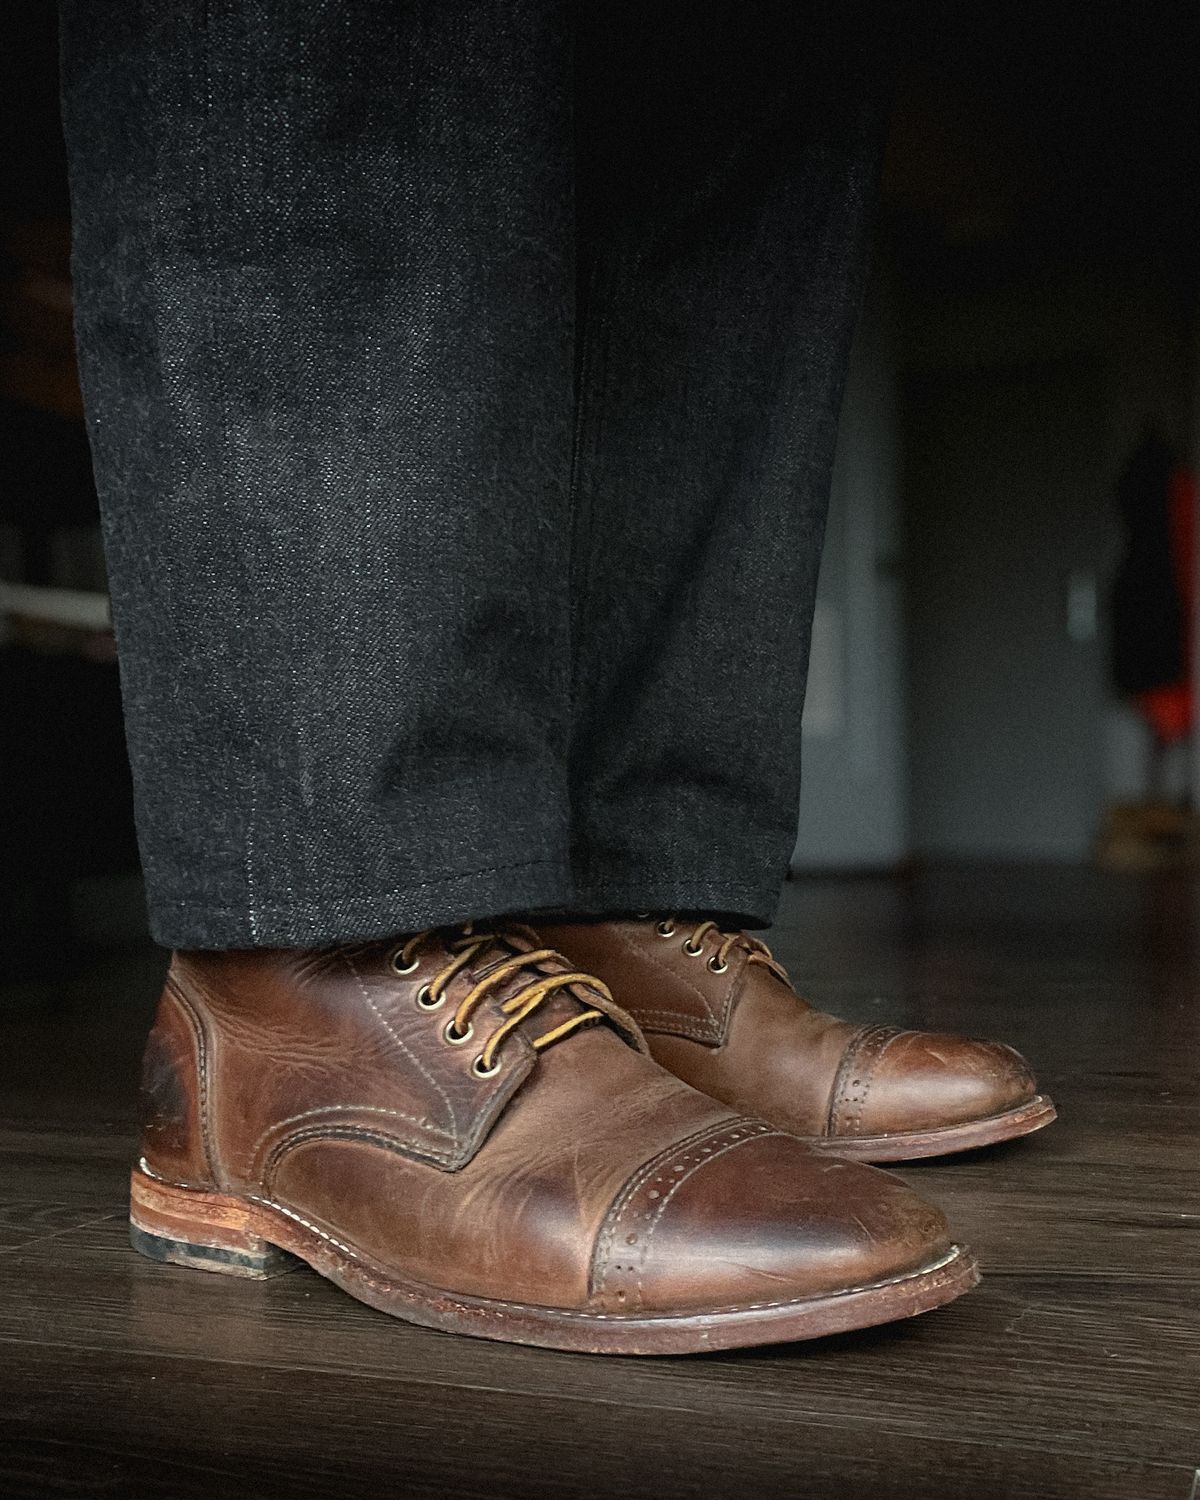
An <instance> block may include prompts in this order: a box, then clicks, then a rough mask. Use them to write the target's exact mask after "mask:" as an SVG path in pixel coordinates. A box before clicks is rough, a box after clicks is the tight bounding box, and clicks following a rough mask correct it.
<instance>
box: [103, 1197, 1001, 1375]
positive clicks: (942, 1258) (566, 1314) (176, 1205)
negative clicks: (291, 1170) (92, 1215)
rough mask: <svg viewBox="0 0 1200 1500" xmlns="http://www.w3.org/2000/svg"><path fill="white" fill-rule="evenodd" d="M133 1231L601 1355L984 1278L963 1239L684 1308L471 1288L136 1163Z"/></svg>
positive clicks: (388, 1303)
mask: <svg viewBox="0 0 1200 1500" xmlns="http://www.w3.org/2000/svg"><path fill="white" fill-rule="evenodd" d="M130 1238H131V1241H132V1243H133V1246H134V1248H135V1249H136V1250H139V1251H141V1253H142V1254H143V1255H146V1256H149V1257H150V1259H152V1260H158V1261H166V1262H168V1263H171V1264H174V1265H182V1266H188V1267H191V1268H192V1269H196V1270H206V1271H219V1272H222V1273H223V1274H225V1275H233V1276H242V1277H250V1278H253V1279H256V1280H264V1279H266V1278H268V1277H271V1276H278V1275H282V1274H284V1273H286V1272H288V1271H292V1270H295V1269H296V1267H297V1263H298V1262H301V1261H302V1262H304V1263H305V1264H306V1265H308V1266H311V1267H312V1269H313V1270H314V1271H317V1272H318V1273H319V1274H320V1275H322V1276H324V1277H326V1278H327V1279H328V1280H330V1281H332V1282H333V1283H334V1284H335V1285H337V1286H339V1287H341V1289H342V1290H343V1291H345V1292H348V1293H349V1294H350V1295H351V1296H352V1297H356V1298H358V1300H359V1301H361V1302H366V1303H368V1304H369V1305H370V1306H372V1307H376V1308H379V1309H380V1311H382V1312H386V1313H390V1314H392V1315H393V1316H394V1317H398V1318H403V1319H404V1320H405V1321H407V1322H409V1323H417V1324H420V1325H421V1326H422V1327H425V1328H438V1329H442V1330H443V1331H445V1332H448V1333H463V1334H468V1335H470V1336H472V1337H475V1338H490V1339H502V1340H505V1341H506V1342H509V1343H515V1344H534V1345H538V1346H540V1347H543V1348H548V1349H566V1350H573V1351H577V1352H580V1353H591V1354H698V1353H704V1352H706V1351H708V1350H714V1349H735V1348H742V1347H745V1346H748V1345H754V1344H774V1343H787V1342H790V1341H792V1340H794V1339H810V1338H819V1337H823V1336H824V1335H827V1334H833V1333H845V1332H847V1331H848V1330H850V1329H855V1328H869V1327H872V1326H874V1325H876V1324H879V1323H890V1322H893V1321H895V1320H896V1319H899V1318H908V1317H913V1316H915V1315H916V1314H918V1313H923V1312H930V1311H931V1310H932V1309H933V1308H935V1307H941V1306H942V1305H943V1304H944V1303H946V1302H951V1301H953V1299H954V1298H955V1297H958V1296H961V1295H962V1293H963V1292H968V1291H970V1290H971V1288H972V1287H973V1286H975V1285H976V1283H977V1282H978V1281H979V1270H978V1267H977V1264H976V1261H975V1257H974V1256H973V1255H972V1254H971V1252H970V1251H969V1250H967V1249H965V1248H964V1247H963V1246H961V1245H952V1246H951V1247H950V1248H949V1250H947V1251H944V1252H942V1253H941V1254H939V1256H938V1257H937V1259H936V1260H934V1261H932V1262H931V1263H930V1264H928V1265H925V1266H922V1267H919V1268H917V1269H915V1270H912V1271H908V1272H906V1273H904V1274H903V1275H900V1276H895V1277H891V1278H889V1279H887V1280H885V1281H880V1282H876V1283H874V1284H872V1285H869V1286H860V1287H852V1288H848V1289H847V1290H845V1291H842V1292H836V1293H829V1294H825V1295H823V1296H819V1297H810V1298H803V1299H800V1300H791V1301H779V1302H760V1303H755V1304H752V1305H749V1306H743V1307H729V1308H716V1309H712V1310H706V1311H700V1312H695V1311H693V1312H687V1313H675V1314H658V1315H653V1314H648V1315H642V1316H639V1315H636V1314H609V1313H592V1312H582V1311H579V1312H577V1311H574V1310H571V1309H566V1308H553V1307H535V1306H531V1305H528V1304H515V1303H509V1302H498V1301H492V1300H489V1299H487V1298H482V1297H466V1296H461V1295H458V1294H453V1293H449V1292H442V1291H438V1290H437V1289H436V1288H432V1287H427V1286H421V1285H418V1284H416V1283H409V1282H405V1281H402V1280H400V1279H398V1278H397V1277H396V1275H395V1273H394V1272H392V1271H389V1270H384V1269H383V1268H381V1267H379V1266H377V1265H373V1264H372V1263H370V1262H369V1261H368V1260H367V1259H366V1258H365V1257H364V1256H362V1255H361V1254H360V1253H359V1252H357V1251H355V1250H353V1249H352V1248H351V1247H350V1246H347V1245H342V1244H339V1243H337V1242H336V1241H334V1240H333V1239H331V1237H330V1236H329V1235H328V1234H326V1233H325V1232H323V1231H322V1230H320V1229H318V1228H317V1226H315V1225H312V1224H308V1223H307V1222H305V1221H302V1220H300V1219H299V1218H298V1217H296V1216H295V1215H294V1214H292V1213H291V1211H290V1210H284V1209H283V1208H281V1207H280V1206H279V1205H276V1204H271V1203H267V1202H265V1201H261V1200H254V1199H245V1198H234V1197H229V1196H225V1195H223V1194H219V1193H206V1192H202V1191H198V1190H196V1189H191V1188H185V1187H177V1186H175V1185H174V1184H170V1183H165V1182H162V1181H160V1180H158V1179H157V1178H152V1177H149V1176H148V1175H147V1174H146V1173H145V1172H143V1171H141V1170H140V1169H139V1168H135V1169H134V1172H133V1180H132V1184H131V1192H130Z"/></svg>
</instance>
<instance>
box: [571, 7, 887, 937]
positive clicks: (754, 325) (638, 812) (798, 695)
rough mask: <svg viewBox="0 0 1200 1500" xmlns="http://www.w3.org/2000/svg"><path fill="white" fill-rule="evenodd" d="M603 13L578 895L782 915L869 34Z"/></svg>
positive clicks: (585, 521) (813, 16)
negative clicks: (779, 907) (781, 890)
mask: <svg viewBox="0 0 1200 1500" xmlns="http://www.w3.org/2000/svg"><path fill="white" fill-rule="evenodd" d="M581 25H583V26H585V27H586V29H587V36H586V42H585V43H582V42H581V45H580V58H581V64H580V74H581V78H580V101H579V105H578V115H577V117H578V121H579V125H578V127H577V128H578V130H579V135H580V142H581V147H580V156H581V161H580V173H579V206H580V221H581V246H580V261H581V268H580V269H581V283H582V288H583V297H584V301H585V309H586V321H585V323H584V325H583V328H582V329H581V335H580V337H581V360H580V366H581V397H580V401H581V404H580V414H579V434H580V437H579V446H578V452H577V464H576V474H575V491H576V506H577V526H578V529H579V538H580V539H579V544H578V546H577V549H576V562H577V573H576V577H575V581H574V596H575V597H574V603H575V714H574V727H573V739H572V768H571V780H572V799H573V809H572V816H573V828H574V857H575V872H576V897H577V906H578V909H580V910H581V911H587V912H592V913H603V912H610V911H614V910H615V911H621V910H625V911H631V910H638V909H652V910H656V911H657V910H676V909H684V910H688V911H714V912H721V913H726V914H731V915H736V916H738V917H740V918H741V919H742V920H744V921H746V922H749V923H752V924H755V925H762V924H765V923H767V922H769V921H770V919H771V918H772V916H773V914H774V910H775V906H776V902H777V900H778V894H779V888H780V885H781V882H782V880H783V877H784V874H785V871H786V867H787V860H788V856H789V855H790V853H791V849H792V845H793V843H794V840H795V831H796V817H797V802H798V779H799V774H800V716H801V708H802V704H803V698H804V681H805V672H806V666H807V656H808V647H809V632H810V627H811V619H812V611H813V602H814V595H815V589H816V578H817V567H818V562H819V557H820V550H821V540H822V533H823V528H824V517H825V507H826V501H827V496H828V490H829V481H830V471H831V467H832V462H833V448H834V438H835V430H836V425H837V413H838V406H839V402H840V396H841V390H842V383H843V379H844V374H845V367H846V361H847V356H848V351H849V343H850V335H851V329H852V323H853V319H854V314H855V311H856V308H857V303H858V298H859V291H860V283H861V281H862V274H863V265H864V260H865V251H866V241H867V235H868V228H869V221H870V217H871V209H872V205H873V201H874V197H875V186H876V182H875V179H876V175H877V166H878V155H879V146H880V138H881V133H882V132H881V115H882V99H881V97H880V96H881V94H882V89H881V87H880V86H879V81H878V79H873V78H872V76H871V64H872V59H871V57H870V56H869V37H870V27H869V26H868V25H867V24H866V20H865V17H864V16H862V15H861V14H856V7H854V6H841V7H828V8H827V7H824V6H820V5H817V6H810V5H796V4H794V3H789V0H778V3H775V0H771V3H764V4H755V5H753V6H745V5H740V4H735V3H732V0H730V3H723V4H719V5H711V6H705V7H704V8H703V11H702V12H701V13H697V12H696V11H695V9H694V7H691V6H689V5H686V4H684V3H682V0H669V3H655V4H651V5H634V4H628V5H618V6H617V7H616V10H615V11H614V9H613V7H611V6H606V7H604V8H603V9H602V10H597V11H595V12H594V13H592V14H591V15H590V17H588V18H587V19H585V20H583V21H581Z"/></svg>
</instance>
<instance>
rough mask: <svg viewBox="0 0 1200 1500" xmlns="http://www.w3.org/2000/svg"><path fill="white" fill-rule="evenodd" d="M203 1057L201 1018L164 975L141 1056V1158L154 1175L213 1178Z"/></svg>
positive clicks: (177, 1179) (199, 1182) (203, 1181)
mask: <svg viewBox="0 0 1200 1500" xmlns="http://www.w3.org/2000/svg"><path fill="white" fill-rule="evenodd" d="M206 1062H207V1059H206V1056H205V1039H204V1032H203V1027H202V1025H201V1023H200V1020H199V1018H198V1017H197V1016H195V1015H194V1013H193V1012H192V1009H191V1007H190V1006H189V1005H188V1004H187V1002H186V1001H185V1000H184V999H183V998H182V997H181V996H180V995H179V993H178V991H177V990H176V989H175V987H174V985H173V982H172V979H171V976H170V975H168V976H167V982H166V985H165V987H164V988H163V992H162V997H161V999H160V1000H159V1002H158V1013H157V1015H156V1016H155V1020H154V1026H153V1028H152V1029H151V1032H150V1035H149V1037H148V1038H147V1041H146V1051H145V1055H144V1057H143V1060H142V1087H141V1100H140V1121H141V1131H142V1158H143V1160H144V1161H145V1163H146V1165H147V1167H149V1169H150V1171H151V1172H153V1173H154V1174H155V1175H156V1176H158V1177H162V1178H164V1179H165V1180H166V1181H168V1182H173V1183H177V1184H180V1185H183V1186H190V1187H211V1186H215V1182H216V1178H215V1173H214V1171H213V1165H212V1161H211V1154H210V1152H209V1149H208V1142H207V1140H206V1131H205V1123H206V1122H205V1110H206V1107H207V1101H206V1098H205V1093H206V1090H205V1078H206Z"/></svg>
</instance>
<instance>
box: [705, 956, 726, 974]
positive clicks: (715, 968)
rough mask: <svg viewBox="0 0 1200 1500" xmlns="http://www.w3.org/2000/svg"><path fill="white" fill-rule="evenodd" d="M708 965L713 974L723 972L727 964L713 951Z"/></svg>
mask: <svg viewBox="0 0 1200 1500" xmlns="http://www.w3.org/2000/svg"><path fill="white" fill-rule="evenodd" d="M708 967H709V968H710V969H711V970H712V972H713V973H714V974H724V972H725V970H726V969H727V968H728V967H729V965H728V964H727V963H723V962H722V961H721V960H720V959H719V958H718V957H717V955H716V954H715V953H714V954H713V956H712V957H711V958H710V959H709V961H708Z"/></svg>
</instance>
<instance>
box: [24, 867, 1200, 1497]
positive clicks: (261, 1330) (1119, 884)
mask: <svg viewBox="0 0 1200 1500" xmlns="http://www.w3.org/2000/svg"><path fill="white" fill-rule="evenodd" d="M773 941H774V943H775V946H776V948H777V951H778V952H779V953H780V956H781V957H782V958H783V959H784V961H785V962H787V963H788V964H789V965H790V966H791V967H792V969H793V972H794V973H795V974H796V975H798V976H801V977H802V978H803V981H804V983H805V984H806V986H808V987H809V989H810V990H811V992H813V993H814V994H816V995H818V996H819V997H821V998H822V999H824V1000H827V1001H830V1002H832V1003H833V1005H834V1006H835V1008H838V1009H840V1010H841V1011H842V1012H843V1013H845V1014H847V1015H854V1016H858V1017H863V1018H867V1017H870V1018H875V1017H879V1018H883V1017H887V1018H888V1019H890V1020H893V1021H901V1022H907V1023H917V1024H920V1025H931V1026H945V1027H955V1028H962V1029H966V1030H968V1031H975V1032H982V1033H991V1034H995V1035H1000V1036H1003V1037H1005V1038H1007V1039H1009V1040H1011V1041H1012V1042H1014V1043H1015V1044H1017V1045H1018V1046H1020V1047H1022V1048H1023V1049H1025V1050H1026V1051H1027V1052H1028V1053H1029V1054H1030V1055H1031V1057H1032V1058H1034V1059H1035V1060H1036V1062H1037V1064H1038V1065H1039V1069H1040V1072H1041V1074H1042V1076H1043V1079H1044V1081H1045V1083H1046V1084H1047V1085H1048V1086H1049V1087H1050V1089H1051V1090H1052V1091H1053V1093H1054V1094H1055V1096H1056V1097H1057V1099H1058V1101H1059V1104H1060V1107H1061V1111H1062V1119H1061V1121H1060V1123H1059V1124H1058V1125H1056V1126H1054V1127H1052V1128H1051V1129H1050V1130H1049V1131H1047V1132H1046V1133H1045V1134H1043V1135H1041V1136H1037V1137H1034V1138H1033V1139H1031V1140H1029V1141H1026V1142H1024V1143H1020V1144H1017V1145H1014V1146H1011V1147H1009V1148H1001V1149H996V1150H994V1151H989V1152H979V1153H976V1154H973V1155H971V1156H968V1157H962V1158H959V1159H957V1160H955V1161H953V1162H947V1163H941V1164H932V1165H927V1166H923V1167H919V1168H914V1169H911V1170H906V1171H905V1173H904V1175H905V1176H906V1177H907V1178H908V1179H909V1180H910V1181H911V1182H913V1183H914V1184H917V1185H919V1186H920V1188H921V1189H922V1191H924V1192H925V1193H926V1194H928V1195H929V1196H930V1197H932V1198H935V1199H936V1200H937V1201H938V1202H940V1203H941V1204H942V1205H943V1206H944V1207H945V1208H946V1210H947V1211H948V1213H949V1214H950V1216H951V1219H952V1221H953V1223H954V1224H955V1225H956V1226H957V1228H958V1230H959V1232H960V1235H961V1237H964V1238H966V1239H968V1240H969V1241H971V1242H972V1243H973V1244H974V1245H975V1247H976V1248H977V1250H978V1251H979V1253H980V1255H981V1258H982V1260H983V1263H984V1267H985V1272H986V1274H985V1280H984V1283H983V1285H982V1286H981V1287H980V1289H979V1290H978V1291H976V1292H973V1293H971V1294H970V1295H969V1296H968V1297H966V1298H964V1299H963V1300H962V1301H960V1302H959V1303H957V1304H955V1305H954V1306H952V1307H949V1308H946V1309H943V1310H942V1311H939V1312H935V1313H932V1314H930V1315H928V1316H927V1317H924V1318H921V1319H917V1320H914V1321H911V1322H909V1323H905V1324H900V1325H894V1326H892V1327H890V1328H886V1329H882V1330H878V1331H873V1332H868V1333H861V1334H856V1335H853V1336H846V1337H841V1338H836V1339H830V1340H826V1341H823V1342H819V1343H815V1344H807V1345H795V1346H790V1347H782V1348H776V1349H770V1350H766V1351H756V1352H749V1353H744V1354H729V1355H721V1356H706V1357H703V1358H697V1359H691V1360H632V1359H610V1360H604V1359H598V1358H592V1357H588V1356H576V1355H566V1354H553V1353H541V1352H535V1351H530V1350H523V1349H517V1348H512V1347H507V1346H505V1345H502V1344H489V1343H483V1342H478V1341H474V1340H468V1339H459V1338H454V1337H451V1336H448V1335H443V1334H437V1333H431V1332H427V1331H425V1330H423V1329H419V1328H411V1327H407V1326H405V1325H404V1324H401V1323H397V1322H394V1321H392V1320H391V1319H389V1318H387V1317H385V1316H383V1315H382V1314H379V1313H376V1312H372V1311H371V1310H370V1309H368V1308H366V1307H362V1306H360V1305H358V1304H357V1303H355V1302H353V1301H352V1300H350V1299H349V1298H348V1297H346V1296H345V1295H343V1294H342V1293H341V1292H338V1291H336V1290H335V1289H334V1288H333V1287H332V1286H330V1285H328V1284H327V1283H325V1282H323V1281H322V1280H320V1279H319V1278H318V1277H317V1276H315V1275H313V1274H310V1273H308V1272H307V1271H299V1272H297V1273H295V1274H294V1275H291V1276H287V1277H283V1278H281V1279H279V1280H276V1281H271V1282H268V1283H265V1284H261V1285H258V1284H252V1283H242V1282H238V1281H235V1280H232V1279H229V1278H225V1277H219V1276H212V1275H205V1274H202V1273H196V1272H189V1271H185V1270H180V1269H176V1268H172V1267H165V1266H159V1265H154V1264H151V1263H150V1262H148V1261H145V1260H143V1259H141V1258H140V1257H138V1256H136V1255H135V1254H134V1253H133V1252H132V1251H130V1250H129V1249H128V1248H127V1245H126V1226H125V1208H124V1192H125V1178H126V1169H127V1164H128V1161H129V1158H130V1153H131V1151H132V1149H133V1140H134V1092H133V1090H134V1081H135V1077H136V1071H137V1058H138V1050H139V1047H140V1041H141V1033H142V1032H143V1030H144V1028H145V1025H146V1022H147V1016H148V1013H149V1009H150V1006H151V1003H152V999H153V994H154V989H155V985H156V982H157V977H158V971H159V960H158V959H157V957H156V956H155V955H154V954H153V953H147V952H141V951H139V952H132V953H131V952H125V953H122V954H118V955H116V956H110V957H109V958H107V959H106V960H104V961H100V960H99V959H95V960H91V961H89V962H88V963H87V964H86V965H85V967H84V971H83V972H81V974H80V975H79V976H78V977H76V978H74V979H69V980H65V981H60V982H58V983H56V984H54V985H45V986H42V987H37V986H31V985H28V984H26V985H21V986H17V985H10V986H8V987H7V988H6V989H4V990H3V991H2V992H0V1495H2V1496H3V1497H5V1500H8V1497H20V1500H24V1497H27V1496H41V1495H104V1496H113V1497H120V1500H133V1497H140V1496H155V1497H158V1496H162V1497H177V1496H178V1497H190V1496H202V1497H206V1500H211V1497H218V1496H219V1497H224V1496H236V1497H242V1496H245V1497H272V1496H339V1497H340V1496H354V1497H374V1496H388V1497H408V1496H425V1495H437V1496H440V1495H448V1496H489V1495H494V1496H522V1497H525V1496H530V1497H533V1496H576V1495H579V1496H582V1495H596V1496H609V1495H620V1496H647V1497H649V1496H656V1497H659V1496H661V1497H675V1496H680V1497H682V1496H696V1497H703V1500H713V1497H718V1496H742V1495H745V1496H750V1497H754V1496H759V1497H774V1496H789V1497H790V1496H795V1497H805V1500H808V1497H826V1496H828V1497H838V1500H850V1497H854V1500H857V1497H859V1496H864V1497H865V1496H871V1497H877V1496H893V1495H896V1496H910V1495H911V1496H917V1497H928V1500H963V1497H975V1496H980V1497H985V1500H993V1497H1008V1496H1013V1497H1018V1496H1019V1497H1029V1500H1052V1497H1056V1496H1086V1497H1088V1500H1103V1497H1114V1500H1116V1497H1119V1500H1196V1497H1197V1495H1200V1484H1198V1483H1197V1465H1198V1464H1200V1151H1198V1143H1200V1099H1198V1092H1200V1091H1198V1088H1197V1074H1198V1071H1200V1000H1198V981H1200V886H1197V885H1189V884H1187V883H1184V882H1172V881H1163V880H1158V881H1153V880H1142V879H1140V878H1134V877H1102V876H1099V875H1096V874H1093V873H1089V872H1084V871H1040V872H1039V871H1007V872H1000V871H991V872H984V873H980V872H974V873H966V872H958V873H945V874H940V875H937V876H933V877H926V878H925V879H924V880H922V881H920V882H916V883H913V884H911V885H908V886H904V885H901V884H898V883H887V882H874V881H870V882H846V883H834V882H800V883H796V884H794V885H792V886H791V887H790V888H789V891H788V897H787V901H786V904H785V909H784V916H783V919H782V921H781V923H780V925H779V927H778V928H777V929H776V931H775V934H774V938H773ZM885 996H886V997H887V998H886V999H884V998H877V997H885Z"/></svg>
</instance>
